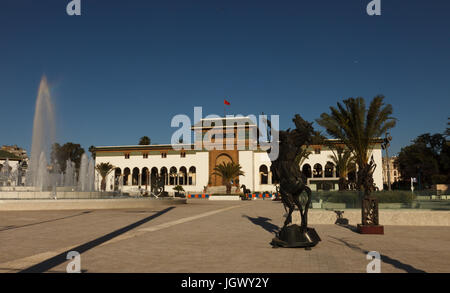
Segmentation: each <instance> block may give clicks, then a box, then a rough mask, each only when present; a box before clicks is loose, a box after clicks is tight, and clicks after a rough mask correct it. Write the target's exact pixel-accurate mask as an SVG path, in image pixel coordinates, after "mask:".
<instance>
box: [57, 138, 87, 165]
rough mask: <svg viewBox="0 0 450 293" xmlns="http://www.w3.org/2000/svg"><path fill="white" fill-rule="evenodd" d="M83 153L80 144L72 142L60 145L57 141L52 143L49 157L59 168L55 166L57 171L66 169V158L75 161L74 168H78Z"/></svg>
mask: <svg viewBox="0 0 450 293" xmlns="http://www.w3.org/2000/svg"><path fill="white" fill-rule="evenodd" d="M83 154H84V149H83V148H82V147H81V145H80V144H75V143H72V142H68V143H65V144H64V145H62V146H61V145H60V144H59V143H54V144H53V145H52V150H51V154H50V156H51V159H52V162H53V163H57V165H58V166H59V170H57V168H55V170H56V171H57V172H64V171H65V170H66V162H67V160H69V159H70V160H71V161H72V162H75V168H76V169H77V170H78V169H79V168H80V164H81V156H82V155H83Z"/></svg>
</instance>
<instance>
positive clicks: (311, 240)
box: [268, 114, 320, 248]
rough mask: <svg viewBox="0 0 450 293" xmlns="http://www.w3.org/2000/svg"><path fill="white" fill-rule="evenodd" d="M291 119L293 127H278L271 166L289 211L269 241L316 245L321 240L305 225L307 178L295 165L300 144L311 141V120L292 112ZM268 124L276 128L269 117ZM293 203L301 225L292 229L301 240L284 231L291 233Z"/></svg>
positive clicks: (278, 244) (308, 195)
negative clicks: (276, 153)
mask: <svg viewBox="0 0 450 293" xmlns="http://www.w3.org/2000/svg"><path fill="white" fill-rule="evenodd" d="M293 122H294V124H295V126H296V128H295V129H294V130H292V131H291V130H290V129H288V130H286V131H278V137H279V152H278V157H277V158H276V159H275V160H273V161H272V165H271V167H270V169H271V171H272V176H273V177H272V178H273V179H274V181H275V182H279V186H280V195H281V201H282V202H283V204H284V206H285V209H287V211H288V215H287V217H286V220H285V221H284V225H283V228H282V229H281V231H280V233H279V235H278V237H277V238H274V240H273V241H272V243H274V242H276V243H275V244H273V245H274V246H283V247H307V248H309V247H311V246H314V245H316V244H317V242H318V241H320V238H319V236H318V235H317V233H316V232H315V230H314V229H312V228H308V227H307V226H308V209H309V206H310V204H311V189H310V188H309V187H308V186H306V178H305V176H304V175H303V174H302V172H301V171H300V166H299V165H298V161H297V160H296V157H297V154H299V153H300V151H301V148H302V147H303V146H308V145H309V144H310V143H311V142H312V136H313V134H314V129H313V127H312V123H309V122H307V121H305V120H303V119H302V118H301V117H300V115H298V114H297V115H295V118H294V119H293ZM268 126H269V127H270V130H271V132H273V131H277V130H274V129H272V126H271V123H270V121H268ZM268 152H269V150H268ZM305 193H306V198H304V197H303V195H304V194H305ZM296 207H297V208H298V210H299V212H300V216H301V226H300V229H298V231H295V233H297V234H300V235H303V236H300V238H301V239H303V238H304V239H305V240H304V241H303V240H302V241H299V240H298V239H300V238H298V237H297V236H296V237H297V240H294V239H287V238H289V237H291V236H287V235H292V233H291V232H288V231H287V230H288V225H289V224H290V223H292V213H293V212H294V210H295V208H296ZM290 229H296V228H295V227H294V228H290ZM302 237H303V238H302ZM282 238H283V239H282ZM294 238H295V237H294ZM280 243H281V244H280Z"/></svg>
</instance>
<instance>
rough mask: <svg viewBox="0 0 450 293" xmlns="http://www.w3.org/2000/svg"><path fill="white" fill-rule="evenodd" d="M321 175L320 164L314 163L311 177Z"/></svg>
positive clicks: (319, 176)
mask: <svg viewBox="0 0 450 293" xmlns="http://www.w3.org/2000/svg"><path fill="white" fill-rule="evenodd" d="M322 175H323V169H322V165H321V164H319V163H317V164H315V165H314V170H313V177H314V178H322Z"/></svg>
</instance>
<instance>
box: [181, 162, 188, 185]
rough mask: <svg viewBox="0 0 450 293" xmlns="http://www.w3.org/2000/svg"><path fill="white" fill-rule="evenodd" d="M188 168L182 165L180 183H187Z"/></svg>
mask: <svg viewBox="0 0 450 293" xmlns="http://www.w3.org/2000/svg"><path fill="white" fill-rule="evenodd" d="M187 178H188V176H187V169H186V167H184V166H183V167H181V168H180V172H179V184H180V185H187Z"/></svg>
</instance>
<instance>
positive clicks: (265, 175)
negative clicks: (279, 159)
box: [259, 165, 269, 184]
mask: <svg viewBox="0 0 450 293" xmlns="http://www.w3.org/2000/svg"><path fill="white" fill-rule="evenodd" d="M259 184H269V170H268V168H267V166H266V165H261V166H260V167H259Z"/></svg>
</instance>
